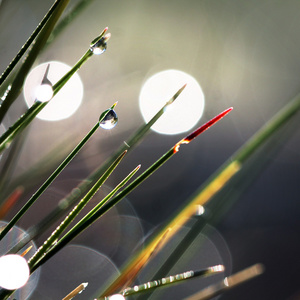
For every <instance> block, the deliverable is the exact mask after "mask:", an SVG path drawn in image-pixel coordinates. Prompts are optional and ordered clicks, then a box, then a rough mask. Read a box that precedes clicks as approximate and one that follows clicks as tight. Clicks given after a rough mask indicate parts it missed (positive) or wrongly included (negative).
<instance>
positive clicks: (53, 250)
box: [31, 150, 140, 272]
mask: <svg viewBox="0 0 300 300" xmlns="http://www.w3.org/2000/svg"><path fill="white" fill-rule="evenodd" d="M125 151H126V150H125ZM139 169H140V165H139V166H137V167H136V168H135V169H134V170H133V171H131V172H130V173H129V174H128V175H127V176H126V177H125V178H124V179H123V180H122V181H121V182H120V183H119V184H118V185H117V186H116V187H115V188H114V189H113V190H112V191H111V192H110V193H109V194H108V195H107V196H106V197H104V198H103V199H102V200H101V201H100V202H99V203H98V204H97V205H96V206H95V207H94V208H93V209H92V210H91V211H90V212H89V213H87V214H86V215H85V216H84V217H83V218H82V219H81V220H80V221H79V222H78V223H77V224H76V225H75V226H73V227H72V228H71V229H70V230H69V231H68V232H67V233H66V234H65V235H64V236H63V237H62V238H61V239H60V240H59V241H58V242H57V243H55V245H54V246H53V247H52V248H51V249H50V250H49V251H48V252H47V253H46V254H45V255H44V256H43V258H42V260H40V261H37V262H36V263H35V264H33V265H32V267H31V272H34V271H35V270H36V269H37V268H38V267H39V266H41V265H42V264H43V263H45V262H46V261H47V260H48V259H49V258H50V257H52V256H53V255H54V254H55V253H57V252H58V251H59V250H60V249H61V248H62V245H65V241H66V240H69V237H70V236H71V239H72V238H73V232H75V231H76V230H77V228H80V227H81V224H82V223H84V222H86V221H87V222H88V220H89V219H90V217H91V216H92V215H93V214H95V213H96V212H97V211H98V210H99V209H100V208H101V207H102V206H103V205H104V204H105V203H106V202H107V201H108V200H110V199H111V197H112V196H113V195H114V194H115V193H116V192H117V191H118V190H119V189H120V188H122V187H123V186H124V185H125V184H126V183H127V182H128V181H129V180H130V179H131V178H132V176H133V175H134V174H135V173H136V172H137V171H138V170H139ZM86 228H87V227H85V228H84V229H83V230H85V229H86ZM77 235H78V234H77Z"/></svg>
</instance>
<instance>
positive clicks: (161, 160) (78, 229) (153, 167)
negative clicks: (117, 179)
mask: <svg viewBox="0 0 300 300" xmlns="http://www.w3.org/2000/svg"><path fill="white" fill-rule="evenodd" d="M231 110H232V108H230V109H227V110H226V111H224V112H222V113H221V114H219V115H218V116H216V117H215V118H213V119H212V120H210V121H208V122H207V123H206V124H204V125H202V126H201V127H199V128H198V129H197V130H195V131H194V132H192V133H191V134H189V135H188V136H187V137H186V138H184V139H182V140H180V141H179V142H178V143H177V144H175V145H174V146H173V147H171V148H170V150H169V151H167V152H166V153H165V154H164V155H163V156H161V157H160V158H159V159H158V160H157V161H156V162H155V163H154V164H152V165H151V166H150V167H149V168H148V169H147V170H146V171H144V172H143V173H142V174H141V175H140V176H139V177H138V178H136V179H135V180H134V181H133V182H132V183H131V184H129V185H128V186H127V187H125V188H124V190H122V191H121V192H120V193H119V194H117V195H116V196H115V197H113V198H112V199H111V200H110V201H109V202H107V203H106V204H105V205H103V206H102V207H100V209H98V210H97V211H96V212H94V213H93V214H91V216H89V218H88V219H86V220H85V221H82V222H81V223H80V224H79V225H78V226H76V228H74V229H73V230H72V232H70V233H69V234H68V235H67V236H64V238H63V239H61V240H60V241H59V242H58V243H57V244H56V245H55V247H54V249H53V250H52V249H51V250H50V251H49V252H48V253H47V254H46V255H45V256H44V257H43V258H42V259H41V260H40V262H39V264H38V265H41V264H42V263H44V262H45V261H46V260H48V259H49V258H50V257H52V256H53V255H54V254H55V253H57V252H58V251H59V250H60V249H62V248H63V247H64V246H65V245H66V244H67V243H68V242H70V241H71V240H72V239H73V238H75V237H76V236H77V235H78V234H80V233H81V232H82V231H84V230H85V229H86V228H87V227H89V226H90V225H91V224H92V223H94V222H95V221H96V220H97V219H99V218H100V217H101V216H102V215H103V214H104V213H106V212H107V211H108V210H109V209H110V208H112V207H113V206H114V205H116V204H117V203H118V202H119V201H121V200H122V199H123V198H124V197H125V196H126V195H128V194H129V193H130V192H131V191H132V190H134V189H135V188H136V187H137V186H138V185H140V184H141V183H142V182H143V181H144V180H145V179H146V178H148V177H149V176H150V175H151V174H152V173H153V172H155V171H156V170H157V169H158V168H159V167H161V166H162V165H163V164H164V163H165V162H166V161H167V160H168V159H170V158H171V157H172V156H173V155H174V154H176V153H177V152H178V151H179V147H180V145H181V144H183V143H189V142H190V141H192V140H193V139H194V138H196V137H197V136H198V135H199V134H201V133H203V132H204V131H205V130H207V129H208V128H209V127H210V126H212V125H213V124H214V123H216V122H217V121H219V120H220V119H221V118H223V117H224V116H225V115H226V114H227V113H229V112H230V111H231ZM155 245H157V242H156V243H155ZM155 245H152V248H151V253H149V252H148V254H147V255H145V256H144V257H143V258H142V260H147V258H148V257H149V256H150V255H151V254H152V253H153V249H154V248H155ZM35 269H36V267H35V268H34V270H35ZM127 275H128V274H126V275H124V277H125V280H126V278H128V276H127ZM124 277H123V273H122V279H121V284H120V283H119V284H118V287H123V285H124V284H123V282H124ZM113 292H114V291H113ZM113 292H112V293H113ZM112 293H111V292H110V291H106V292H105V295H107V294H112Z"/></svg>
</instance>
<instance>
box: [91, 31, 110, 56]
mask: <svg viewBox="0 0 300 300" xmlns="http://www.w3.org/2000/svg"><path fill="white" fill-rule="evenodd" d="M110 37H111V34H110V33H107V34H106V35H105V36H103V37H101V38H100V39H99V40H98V41H96V42H95V43H94V44H92V45H91V47H90V50H91V51H92V52H93V53H94V54H96V55H100V54H102V53H103V52H105V51H106V49H107V41H108V40H109V39H110Z"/></svg>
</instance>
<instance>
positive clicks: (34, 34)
mask: <svg viewBox="0 0 300 300" xmlns="http://www.w3.org/2000/svg"><path fill="white" fill-rule="evenodd" d="M61 1H62V0H56V1H55V3H54V4H53V5H52V7H51V8H50V9H49V11H48V12H47V14H46V15H45V16H44V18H43V19H42V21H41V22H40V23H39V24H38V26H37V27H36V28H35V30H34V31H33V32H32V34H31V36H30V37H29V38H28V40H27V41H26V42H25V44H24V45H23V46H22V48H21V49H20V50H19V52H18V53H17V55H16V56H15V57H14V58H13V60H12V61H11V62H10V64H9V65H8V66H7V68H6V69H5V70H4V72H3V73H2V74H1V76H0V86H1V85H2V83H3V82H4V81H5V79H6V78H7V77H8V76H9V74H10V73H11V71H12V70H13V69H14V67H15V66H16V65H17V63H18V62H19V61H20V59H21V58H22V56H23V55H24V53H25V52H26V51H27V50H28V48H29V47H30V45H31V44H32V42H33V41H34V39H35V38H36V37H37V35H38V34H39V33H40V32H41V30H42V28H43V27H44V25H45V24H46V22H47V21H48V20H49V19H50V17H51V15H52V14H53V12H54V11H55V10H56V9H57V7H58V5H59V3H60V2H61Z"/></svg>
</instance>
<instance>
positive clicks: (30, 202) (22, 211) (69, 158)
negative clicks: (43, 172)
mask: <svg viewBox="0 0 300 300" xmlns="http://www.w3.org/2000/svg"><path fill="white" fill-rule="evenodd" d="M115 105H116V104H114V105H113V106H112V107H111V108H110V109H107V110H105V111H104V112H103V113H102V114H101V116H100V119H99V121H98V122H97V123H96V124H95V125H94V126H93V128H92V129H91V130H90V131H89V132H88V133H87V135H86V136H85V137H84V138H83V139H82V140H81V142H80V143H79V144H78V145H77V146H76V147H75V148H74V149H73V151H72V152H71V153H70V154H69V155H68V156H67V157H66V158H65V159H64V161H63V162H62V163H61V164H60V165H59V166H58V167H57V168H56V170H55V171H54V172H53V173H52V174H51V175H50V176H49V177H48V179H47V180H46V181H45V182H44V184H42V186H41V187H40V188H39V189H38V190H37V191H36V192H35V193H34V194H33V195H32V196H31V198H30V199H29V200H28V201H27V202H26V204H25V205H24V206H23V207H22V208H21V209H20V210H19V211H18V213H17V214H16V215H15V216H14V217H13V219H12V220H11V221H10V222H9V223H8V224H7V225H6V227H5V228H4V229H3V230H2V232H1V233H0V240H2V239H3V237H4V236H5V235H6V234H7V233H8V231H9V230H10V229H11V228H12V227H13V226H14V225H15V224H16V223H17V222H18V221H19V220H20V218H21V217H22V216H23V215H24V214H25V213H26V211H27V210H28V209H29V208H30V207H31V206H32V205H33V204H34V202H35V201H36V200H37V199H38V198H39V197H40V196H41V195H42V194H43V193H44V191H45V190H46V189H47V188H48V187H49V185H50V184H51V183H52V182H53V181H54V179H55V178H56V177H57V176H58V175H59V174H60V173H61V172H62V171H63V169H64V168H65V167H66V166H67V165H68V164H69V163H70V162H71V161H72V159H73V158H74V157H75V156H76V155H77V154H78V152H79V151H80V150H81V149H82V147H83V146H84V145H85V144H86V143H87V141H88V140H89V139H90V138H91V136H92V135H93V134H94V133H95V132H96V130H97V129H98V128H99V126H100V123H101V121H102V120H103V119H104V118H105V117H106V115H107V114H108V113H109V111H110V110H111V109H113V108H114V107H115Z"/></svg>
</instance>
